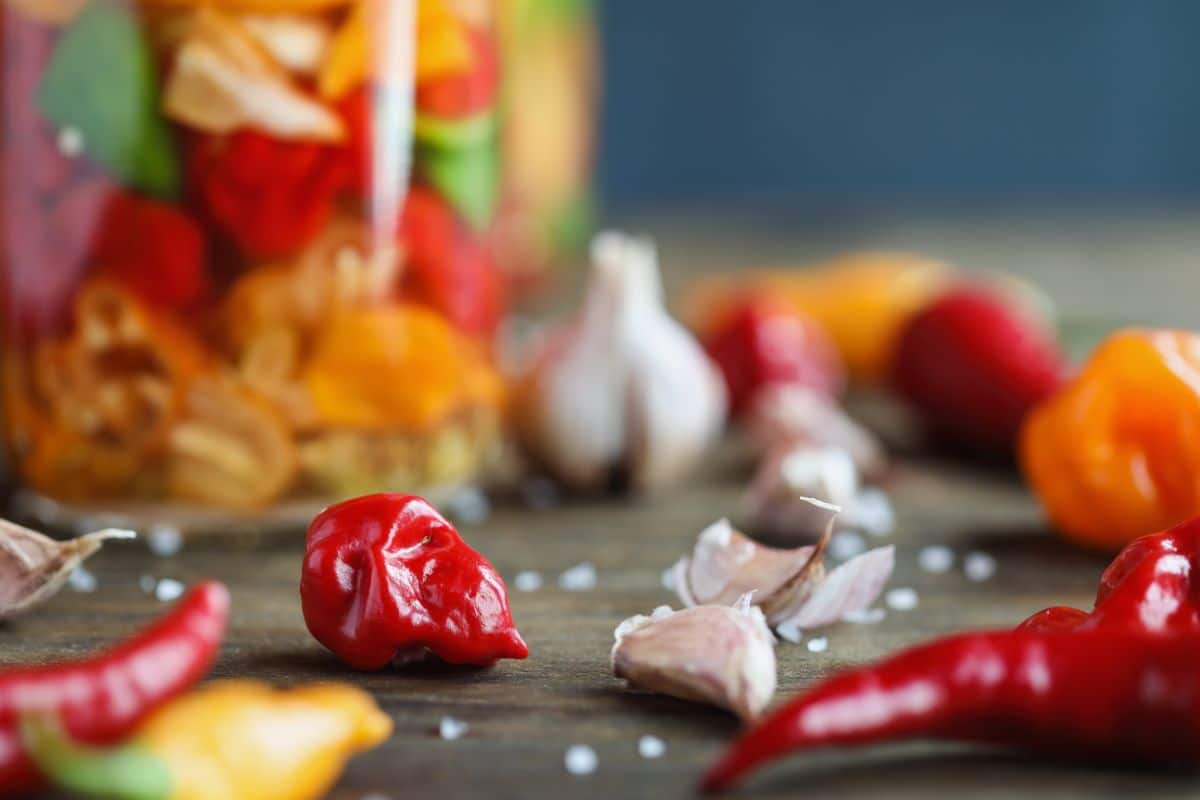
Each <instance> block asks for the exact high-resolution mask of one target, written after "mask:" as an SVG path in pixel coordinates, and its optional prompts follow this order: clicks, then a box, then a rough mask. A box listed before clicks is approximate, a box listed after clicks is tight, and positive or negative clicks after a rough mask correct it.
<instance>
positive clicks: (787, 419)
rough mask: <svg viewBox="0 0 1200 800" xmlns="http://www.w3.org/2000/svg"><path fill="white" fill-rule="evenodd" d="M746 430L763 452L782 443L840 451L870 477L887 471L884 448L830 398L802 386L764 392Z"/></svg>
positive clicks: (747, 418) (752, 409) (750, 413)
mask: <svg viewBox="0 0 1200 800" xmlns="http://www.w3.org/2000/svg"><path fill="white" fill-rule="evenodd" d="M744 424H745V430H746V433H747V434H748V436H749V438H750V441H751V443H752V444H753V445H754V446H755V448H756V449H758V450H759V451H760V452H767V451H769V450H771V449H772V448H775V447H778V446H779V444H780V443H781V442H794V443H796V444H809V445H813V446H818V447H822V446H823V447H836V448H839V449H841V450H844V451H846V453H848V454H849V455H850V458H851V459H852V460H853V461H854V466H855V467H856V468H857V469H858V472H859V473H860V474H862V475H865V476H868V477H874V476H878V475H879V474H881V473H882V472H883V471H884V470H885V469H886V468H887V456H886V455H885V454H884V448H883V445H882V444H880V442H879V440H878V439H877V438H876V437H875V435H874V434H873V433H871V432H870V431H869V430H867V429H866V428H864V427H863V426H861V425H859V424H858V423H857V422H855V421H854V420H853V419H852V418H851V417H850V416H848V415H847V414H846V412H844V411H843V410H842V409H841V408H839V407H838V406H837V405H836V404H835V403H833V402H831V401H830V400H829V398H827V397H824V396H823V395H821V394H818V393H817V392H814V391H812V390H810V389H806V388H804V387H802V386H789V385H774V386H767V387H765V388H763V389H762V390H761V391H760V392H759V393H758V394H757V395H756V396H755V398H754V401H753V403H752V404H751V406H750V408H749V410H748V411H747V414H746V415H745V423H744Z"/></svg>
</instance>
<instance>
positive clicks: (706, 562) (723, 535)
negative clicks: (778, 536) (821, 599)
mask: <svg viewBox="0 0 1200 800" xmlns="http://www.w3.org/2000/svg"><path fill="white" fill-rule="evenodd" d="M817 550H818V548H817V547H816V546H809V547H801V548H798V549H795V550H779V549H776V548H773V547H765V546H763V545H760V544H758V543H757V542H754V541H753V540H751V539H750V538H749V537H747V536H746V535H745V534H742V533H740V532H738V531H736V530H734V529H733V526H731V525H730V524H729V520H725V519H722V520H718V521H717V522H714V523H713V524H712V525H710V526H708V527H707V528H705V529H704V530H703V531H702V532H701V533H700V536H699V538H698V539H697V540H696V547H695V549H694V550H693V551H692V555H691V557H687V556H685V557H684V558H682V559H680V560H679V562H678V563H677V564H676V565H675V567H674V569H675V587H676V589H677V591H678V593H679V596H680V599H681V600H682V601H683V603H684V604H685V605H687V606H698V605H704V604H708V603H719V604H728V603H732V602H733V601H735V600H737V599H738V598H739V597H741V596H742V595H743V594H746V593H747V592H757V596H758V597H770V596H771V595H773V594H774V593H775V592H777V591H779V590H780V589H781V588H783V586H784V585H785V584H786V583H787V582H788V581H789V580H791V579H792V578H793V577H794V576H796V575H798V574H802V573H804V571H805V569H806V568H813V567H819V564H818V563H816V562H814V560H813V556H814V555H815V554H816V553H817Z"/></svg>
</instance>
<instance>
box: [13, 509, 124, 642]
mask: <svg viewBox="0 0 1200 800" xmlns="http://www.w3.org/2000/svg"><path fill="white" fill-rule="evenodd" d="M136 537H137V534H136V533H135V532H133V531H129V530H123V529H117V528H106V529H104V530H102V531H96V532H95V533H88V534H85V535H83V536H79V537H76V538H74V539H66V540H58V539H51V538H50V537H49V536H46V535H45V534H42V533H39V532H38V531H35V530H31V529H29V528H25V527H22V526H21V525H17V524H16V523H14V522H9V521H8V520H6V519H0V619H6V618H8V617H11V616H15V615H16V614H19V613H21V612H23V611H26V610H28V609H30V608H33V607H34V606H36V605H38V604H40V603H42V602H44V601H45V600H47V599H49V598H50V597H52V596H53V595H54V594H55V593H57V592H58V590H59V589H61V588H62V586H63V584H64V583H66V581H67V578H68V577H69V576H70V574H71V572H73V571H74V570H75V568H76V567H78V566H79V565H80V564H82V563H83V561H84V560H85V559H87V558H88V557H89V556H91V555H92V554H93V553H95V552H96V551H97V550H99V549H100V546H101V545H102V544H103V543H104V542H105V541H107V540H109V539H133V538H136Z"/></svg>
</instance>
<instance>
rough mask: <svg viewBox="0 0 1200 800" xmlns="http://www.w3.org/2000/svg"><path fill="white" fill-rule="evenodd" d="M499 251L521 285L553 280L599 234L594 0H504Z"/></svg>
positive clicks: (530, 286) (535, 285) (511, 275)
mask: <svg viewBox="0 0 1200 800" xmlns="http://www.w3.org/2000/svg"><path fill="white" fill-rule="evenodd" d="M499 30H500V33H501V35H500V40H501V43H502V50H503V53H504V59H503V61H504V92H503V95H504V102H503V104H502V118H503V123H502V128H503V132H504V135H503V137H501V146H502V148H503V158H502V161H503V171H502V172H503V179H502V191H501V203H500V214H499V221H498V225H497V227H498V230H499V236H498V239H497V241H498V247H499V253H498V257H499V260H500V264H501V266H502V268H503V269H504V270H505V272H506V273H507V274H508V276H509V278H510V281H511V283H512V285H513V286H515V287H516V288H517V290H518V291H524V290H531V291H532V290H538V289H541V288H543V287H545V286H547V285H549V284H552V283H553V282H554V281H553V280H552V278H553V270H554V269H555V268H561V267H562V266H563V265H564V264H571V263H574V262H575V261H576V260H577V259H578V256H579V254H580V253H581V252H582V250H583V246H584V244H585V243H586V241H587V239H588V237H589V236H590V235H591V232H592V218H593V202H592V191H591V177H592V162H593V156H594V149H595V131H594V129H595V117H596V101H597V95H598V93H599V69H598V59H599V56H598V52H597V50H598V47H597V34H596V21H595V11H594V8H593V0H501V2H500V4H499Z"/></svg>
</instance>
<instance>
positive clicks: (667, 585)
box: [658, 567, 675, 592]
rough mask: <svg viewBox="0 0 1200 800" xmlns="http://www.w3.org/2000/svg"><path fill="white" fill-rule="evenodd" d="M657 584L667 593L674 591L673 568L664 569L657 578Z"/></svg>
mask: <svg viewBox="0 0 1200 800" xmlns="http://www.w3.org/2000/svg"><path fill="white" fill-rule="evenodd" d="M658 582H659V583H661V584H662V587H663V588H664V589H666V590H667V591H668V592H673V591H675V568H674V567H667V568H666V569H664V570H663V571H662V574H661V575H659V576H658Z"/></svg>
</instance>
